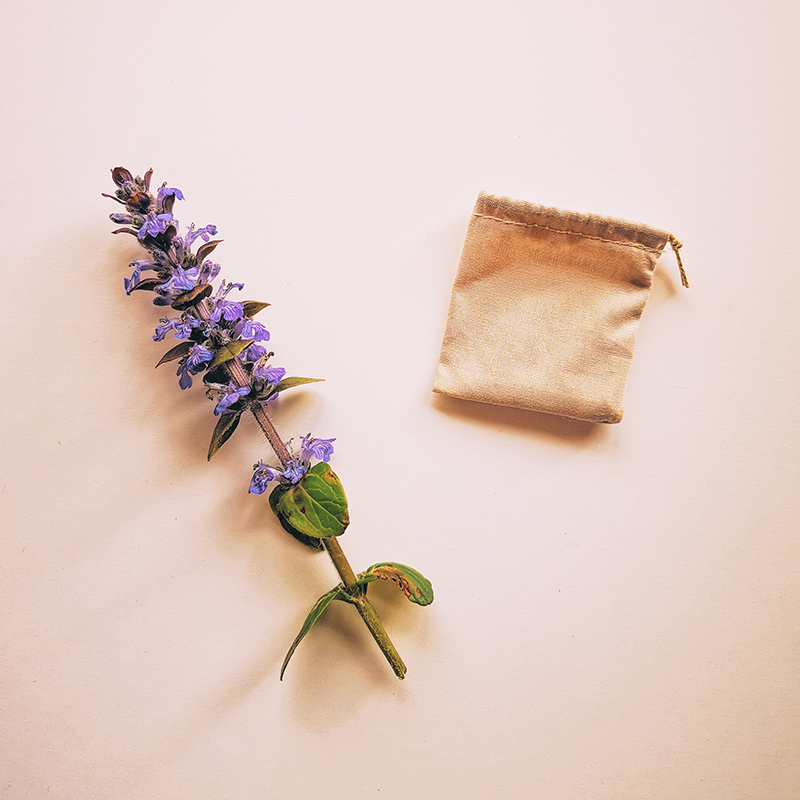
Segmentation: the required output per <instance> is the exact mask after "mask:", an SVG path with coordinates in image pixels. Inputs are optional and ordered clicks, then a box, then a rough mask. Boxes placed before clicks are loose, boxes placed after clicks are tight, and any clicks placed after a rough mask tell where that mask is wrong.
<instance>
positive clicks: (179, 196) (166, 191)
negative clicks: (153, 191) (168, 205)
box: [156, 186, 184, 203]
mask: <svg viewBox="0 0 800 800" xmlns="http://www.w3.org/2000/svg"><path fill="white" fill-rule="evenodd" d="M169 195H172V196H173V197H174V198H175V199H176V200H183V199H184V197H183V192H182V191H181V190H180V189H173V188H172V187H170V186H162V187H161V188H160V189H159V190H158V195H157V196H156V202H158V203H161V201H162V200H163V199H164V198H165V197H168V196H169Z"/></svg>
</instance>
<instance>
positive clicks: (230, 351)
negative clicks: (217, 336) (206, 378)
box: [208, 339, 254, 369]
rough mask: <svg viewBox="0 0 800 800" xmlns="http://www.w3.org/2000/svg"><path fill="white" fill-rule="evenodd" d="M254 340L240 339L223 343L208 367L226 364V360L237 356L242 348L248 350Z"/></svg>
mask: <svg viewBox="0 0 800 800" xmlns="http://www.w3.org/2000/svg"><path fill="white" fill-rule="evenodd" d="M253 341H254V340H252V339H239V340H237V341H235V342H228V344H226V345H223V346H222V347H220V349H219V350H217V351H216V352H215V353H214V358H212V359H211V363H210V364H209V365H208V368H209V369H214V367H218V366H219V365H220V364H224V363H225V362H226V361H230V360H231V359H233V358H236V356H238V355H239V353H241V352H242V350H246V349H247V348H248V347H250V345H251V344H253Z"/></svg>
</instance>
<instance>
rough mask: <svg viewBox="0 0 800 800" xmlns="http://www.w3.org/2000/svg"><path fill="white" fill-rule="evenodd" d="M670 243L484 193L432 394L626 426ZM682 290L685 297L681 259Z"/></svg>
mask: <svg viewBox="0 0 800 800" xmlns="http://www.w3.org/2000/svg"><path fill="white" fill-rule="evenodd" d="M667 242H670V243H671V244H672V248H673V250H675V254H676V256H677V255H678V249H679V248H680V246H681V245H680V242H678V240H677V239H675V237H674V236H672V235H671V234H669V233H665V232H664V231H659V230H655V229H653V228H649V227H647V226H646V225H638V224H636V223H632V222H624V221H622V220H618V219H612V218H609V217H598V216H594V215H592V214H579V213H576V212H573V211H560V210H559V209H556V208H547V207H545V206H539V205H534V204H532V203H525V202H521V201H518V200H510V199H508V198H506V197H494V196H492V195H487V194H481V195H480V196H479V197H478V202H477V203H476V205H475V210H474V212H473V215H472V219H471V220H470V224H469V229H468V231H467V238H466V241H465V242H464V250H463V252H462V254H461V263H460V265H459V268H458V274H457V275H456V280H455V284H454V285H453V294H452V297H451V300H450V311H449V314H448V317H447V327H446V330H445V334H444V341H443V343H442V351H441V356H440V358H439V366H438V369H437V372H436V381H435V383H434V387H433V390H434V391H435V392H441V393H442V394H448V395H452V396H454V397H461V398H464V399H467V400H477V401H480V402H483V403H494V404H497V405H502V406H514V407H517V408H527V409H531V410H534V411H543V412H547V413H550V414H559V415H561V416H564V417H572V418H575V419H581V420H590V421H592V422H619V421H620V420H621V419H622V401H623V396H624V393H625V382H626V379H627V375H628V368H629V366H630V361H631V356H632V355H633V347H634V343H635V340H636V332H637V329H638V325H639V317H640V316H641V314H642V310H643V309H644V305H645V302H646V301H647V297H648V295H649V294H650V285H651V282H652V278H653V268H654V266H655V263H656V260H657V259H658V257H659V256H660V255H661V253H662V251H663V250H664V246H665V245H666V243H667ZM678 265H679V267H680V271H681V279H682V282H683V284H684V286H687V287H688V285H689V284H688V283H687V282H686V276H685V274H684V272H683V267H682V265H681V263H680V257H678Z"/></svg>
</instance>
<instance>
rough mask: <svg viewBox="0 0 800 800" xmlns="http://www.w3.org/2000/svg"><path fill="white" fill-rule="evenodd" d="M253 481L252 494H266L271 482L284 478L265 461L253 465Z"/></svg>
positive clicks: (251, 484) (250, 490)
mask: <svg viewBox="0 0 800 800" xmlns="http://www.w3.org/2000/svg"><path fill="white" fill-rule="evenodd" d="M253 469H254V470H255V471H254V472H253V479H252V480H251V481H250V488H249V489H248V491H249V492H250V494H264V492H265V491H266V490H267V484H268V483H269V482H270V481H277V480H280V479H281V478H282V477H283V473H282V472H281V471H280V470H279V469H276V468H275V467H270V466H269V464H265V463H264V462H263V461H259V462H258V463H257V464H255V465H253Z"/></svg>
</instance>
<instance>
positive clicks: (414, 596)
mask: <svg viewBox="0 0 800 800" xmlns="http://www.w3.org/2000/svg"><path fill="white" fill-rule="evenodd" d="M376 580H382V581H393V582H394V583H396V584H397V585H398V586H399V587H400V591H401V592H402V593H403V594H404V595H405V596H406V597H407V598H408V599H409V600H410V601H411V602H412V603H416V604H417V605H418V606H427V605H430V604H431V603H432V602H433V587H432V586H431V582H430V581H429V580H428V579H427V578H426V577H425V576H424V575H422V574H421V573H420V572H417V571H416V570H415V569H413V568H412V567H408V566H406V565H405V564H398V563H397V562H396V561H387V562H385V563H383V564H373V565H372V566H371V567H369V569H367V570H365V571H364V572H362V573H360V574H359V575H358V576H357V578H356V582H357V583H358V584H359V585H361V586H366V584H368V583H372V581H376Z"/></svg>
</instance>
